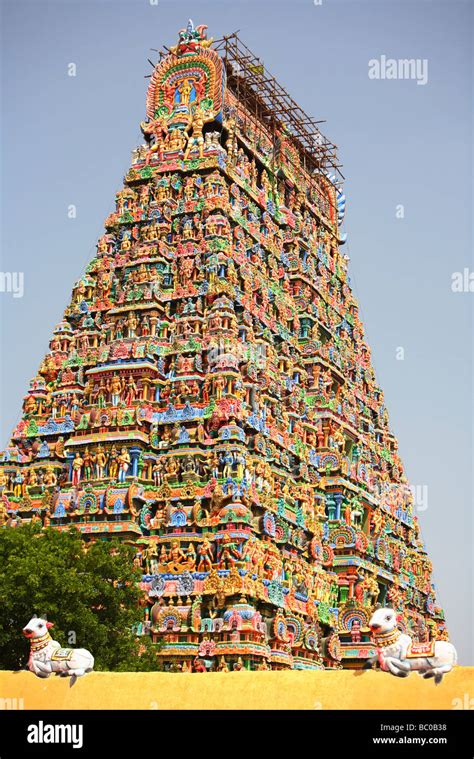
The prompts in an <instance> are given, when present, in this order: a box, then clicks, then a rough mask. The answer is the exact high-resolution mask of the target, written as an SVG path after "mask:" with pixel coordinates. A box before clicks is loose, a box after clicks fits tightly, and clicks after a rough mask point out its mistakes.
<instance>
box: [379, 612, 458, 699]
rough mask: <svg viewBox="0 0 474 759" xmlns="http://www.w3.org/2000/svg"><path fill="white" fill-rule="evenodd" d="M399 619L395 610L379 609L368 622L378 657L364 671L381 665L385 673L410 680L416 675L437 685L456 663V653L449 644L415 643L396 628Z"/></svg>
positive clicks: (440, 641) (444, 642)
mask: <svg viewBox="0 0 474 759" xmlns="http://www.w3.org/2000/svg"><path fill="white" fill-rule="evenodd" d="M399 621H400V617H399V616H398V615H397V613H396V612H395V611H394V610H393V609H388V608H385V609H377V610H376V611H375V612H374V613H373V614H372V617H371V619H370V622H369V627H370V629H371V631H372V640H373V641H374V643H375V645H376V647H377V656H374V657H373V658H372V659H369V660H368V661H367V662H366V664H365V667H364V668H365V669H368V668H370V667H372V665H373V664H376V663H378V664H379V666H380V669H382V670H383V671H384V672H391V673H392V675H397V677H407V676H408V675H409V674H410V672H412V671H416V672H418V673H419V674H420V675H423V677H434V681H435V683H436V684H438V683H440V682H441V680H442V679H443V675H444V674H446V672H450V671H451V670H452V668H453V667H454V665H455V664H456V663H457V654H456V649H455V648H454V646H453V644H452V643H448V641H446V640H435V641H429V642H428V643H414V642H413V641H412V639H411V638H410V636H409V635H405V633H402V632H401V631H400V630H399V629H398V627H397V624H398V622H399Z"/></svg>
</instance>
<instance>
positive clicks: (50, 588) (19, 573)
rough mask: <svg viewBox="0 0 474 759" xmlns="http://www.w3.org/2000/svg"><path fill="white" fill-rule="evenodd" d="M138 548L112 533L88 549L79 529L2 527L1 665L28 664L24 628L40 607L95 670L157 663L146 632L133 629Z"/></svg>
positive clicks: (138, 595) (138, 614)
mask: <svg viewBox="0 0 474 759" xmlns="http://www.w3.org/2000/svg"><path fill="white" fill-rule="evenodd" d="M133 555H134V549H133V547H132V546H129V545H126V544H124V543H123V542H119V541H118V540H115V539H112V540H110V541H97V542H95V543H92V544H89V545H88V546H87V549H86V548H85V544H84V541H83V539H82V538H81V536H80V534H79V533H78V531H77V530H75V529H74V528H71V529H70V530H69V531H67V532H59V531H58V530H55V529H53V528H48V529H45V530H44V529H41V527H40V526H38V525H31V524H27V525H25V526H22V527H15V528H8V527H7V528H4V529H1V530H0V599H1V601H0V668H1V669H18V668H22V667H25V666H26V664H27V661H28V656H29V643H28V641H27V640H26V639H25V638H24V636H23V634H22V628H23V627H24V626H25V625H26V624H27V622H28V621H29V619H30V618H31V617H32V616H33V614H38V615H43V616H44V615H47V617H48V619H49V620H50V621H52V622H54V627H53V628H52V630H51V633H52V634H53V637H54V639H55V640H57V641H58V642H59V643H60V644H61V645H62V646H66V647H71V648H87V649H88V650H89V651H91V653H92V654H93V656H94V657H95V669H98V670H116V671H143V670H156V669H159V664H158V660H157V657H156V648H154V647H153V644H152V643H151V641H150V639H149V637H148V636H146V635H145V636H142V637H139V638H138V637H137V636H136V634H134V632H133V630H134V629H136V627H135V628H134V626H136V625H137V624H138V623H139V622H141V621H142V618H143V615H142V609H141V607H140V601H141V599H142V592H141V590H140V588H139V586H138V583H139V581H140V579H141V572H140V569H139V568H137V567H135V566H134V564H133Z"/></svg>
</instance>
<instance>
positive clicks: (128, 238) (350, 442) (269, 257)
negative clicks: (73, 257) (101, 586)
mask: <svg viewBox="0 0 474 759" xmlns="http://www.w3.org/2000/svg"><path fill="white" fill-rule="evenodd" d="M205 30H206V27H204V26H198V27H196V28H194V26H193V24H192V22H189V24H188V26H187V28H186V29H184V30H182V31H181V32H180V35H179V42H178V44H177V45H176V46H175V47H173V48H171V49H170V50H169V51H168V52H167V54H163V55H162V56H161V58H160V61H159V62H158V64H157V65H156V67H155V69H154V71H153V73H152V75H151V79H150V84H149V88H148V95H147V101H146V115H147V119H146V121H144V122H142V124H141V128H142V131H143V134H144V137H145V144H144V145H142V146H140V147H139V148H137V149H136V150H134V152H133V159H132V166H131V168H130V170H129V171H128V173H127V175H126V177H125V180H124V186H123V188H122V189H121V190H120V191H119V192H118V193H117V195H116V211H115V212H114V213H112V214H111V215H110V216H109V217H108V218H107V220H106V222H105V234H104V235H103V236H102V237H101V238H100V240H99V242H98V245H97V255H96V257H95V258H94V259H93V260H92V261H91V263H90V265H89V266H88V268H87V271H86V273H85V275H84V276H83V277H82V278H81V279H80V281H79V282H77V283H76V285H75V286H74V289H73V294H72V300H71V303H70V305H69V306H68V307H67V309H66V311H65V313H64V317H63V319H62V321H61V322H60V323H59V325H58V327H57V328H56V329H55V331H54V334H53V337H52V339H51V342H50V346H49V351H48V353H47V354H46V356H45V358H44V361H43V363H42V364H41V367H40V369H39V372H38V374H37V376H36V377H35V378H34V379H33V380H32V381H31V383H30V388H29V390H28V392H27V394H26V396H25V398H24V405H23V415H22V419H21V421H20V422H19V424H18V425H17V427H16V429H15V430H14V432H13V435H12V438H11V441H10V443H9V445H8V447H7V449H6V450H5V452H4V454H3V458H2V463H1V468H0V488H1V493H2V494H1V499H2V500H1V506H0V508H1V519H2V522H3V524H5V525H11V526H14V525H15V524H17V523H18V522H19V521H21V520H28V519H32V520H34V521H39V520H41V521H42V523H43V524H44V525H53V526H55V527H57V529H66V528H69V526H70V525H74V526H76V527H77V529H79V530H80V531H81V532H82V534H83V536H84V539H86V540H95V539H107V538H108V537H111V536H119V537H121V538H123V539H126V540H128V541H132V542H133V544H134V545H136V548H137V562H140V564H141V566H142V567H143V573H144V574H143V590H144V594H145V597H146V599H147V604H146V609H145V615H144V622H143V626H142V627H141V628H140V629H139V630H138V631H137V632H138V633H139V634H151V635H152V636H153V639H154V640H159V641H161V646H159V647H157V648H158V653H157V655H158V656H160V657H161V659H162V661H163V663H164V666H165V667H166V668H172V669H176V668H178V667H179V668H181V669H184V670H187V669H190V668H194V669H196V670H201V671H203V670H204V669H221V670H226V669H228V668H231V669H240V668H242V667H245V668H249V669H265V668H273V669H278V668H322V667H341V666H348V667H355V666H358V664H360V663H362V662H363V661H364V660H365V658H366V657H367V656H370V655H373V653H374V649H373V647H372V645H371V643H370V638H369V635H368V629H367V622H368V619H369V617H370V614H371V611H372V610H373V608H374V606H375V604H376V603H382V604H387V603H391V604H392V605H393V606H395V607H396V608H397V609H399V611H400V612H401V613H402V614H403V622H402V624H404V625H405V627H406V628H408V629H410V631H411V633H412V635H414V637H415V638H418V639H419V640H428V639H430V638H431V639H432V638H437V637H444V636H445V635H446V630H445V627H444V621H443V613H442V610H441V609H440V608H439V607H438V606H437V605H436V602H435V597H434V591H433V587H432V584H431V578H430V575H431V563H430V561H429V559H428V557H427V555H426V553H425V550H424V547H423V543H422V541H421V539H420V535H419V529H418V524H417V520H416V518H415V517H414V516H413V509H412V496H411V492H410V489H409V487H408V484H407V481H406V478H405V475H404V473H403V467H402V463H401V461H400V458H399V456H398V452H397V442H396V439H395V437H394V436H393V434H392V433H391V432H390V429H389V423H388V415H387V410H386V408H385V405H384V398H383V393H382V391H381V390H380V388H379V387H378V385H377V382H376V379H375V375H374V370H373V368H372V365H371V360H370V349H369V347H368V345H367V343H366V341H365V339H364V331H363V326H362V324H361V321H360V318H359V313H358V306H357V303H356V300H355V298H354V295H353V293H352V290H351V287H350V282H349V278H348V275H347V262H348V259H347V257H346V256H345V255H344V254H343V253H342V252H341V246H342V244H343V242H344V237H343V236H342V235H341V232H340V226H341V223H342V219H343V215H344V203H345V199H344V195H343V193H342V190H341V189H340V184H339V178H338V177H340V175H339V172H338V165H337V160H336V155H335V148H334V146H333V145H332V144H331V143H330V142H329V141H328V140H327V139H326V138H324V137H323V136H322V135H321V133H320V131H319V129H318V127H317V124H316V122H314V120H313V119H311V118H309V117H308V116H306V115H305V114H304V113H303V111H302V110H301V109H300V108H299V106H298V105H297V104H296V103H295V102H294V101H293V100H292V99H291V97H290V96H289V95H288V93H286V92H285V90H284V89H283V88H282V87H281V86H280V85H279V84H278V82H276V80H275V79H273V77H271V75H270V74H269V73H268V72H267V71H266V70H265V69H264V67H263V66H262V64H261V62H260V61H259V60H258V59H256V58H255V57H254V56H253V55H252V54H251V53H250V51H249V50H248V49H247V48H245V47H244V46H243V45H242V43H241V42H240V40H239V39H238V38H237V37H236V36H235V35H233V36H230V37H227V38H224V39H223V40H220V41H218V42H217V43H215V44H214V46H212V45H211V42H212V41H211V40H209V39H207V38H206V34H205Z"/></svg>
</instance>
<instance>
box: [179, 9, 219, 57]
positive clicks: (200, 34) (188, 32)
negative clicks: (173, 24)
mask: <svg viewBox="0 0 474 759" xmlns="http://www.w3.org/2000/svg"><path fill="white" fill-rule="evenodd" d="M206 29H207V26H206V24H199V25H198V26H196V27H195V26H194V22H193V20H192V19H191V18H190V19H189V21H188V23H187V26H186V28H185V29H180V31H179V42H178V44H177V45H174V46H173V47H171V48H170V51H171V52H172V53H176V54H177V55H179V56H182V55H189V54H193V53H196V51H197V50H198V49H199V48H203V47H204V48H206V47H209V46H210V45H211V44H212V38H211V39H207V36H206Z"/></svg>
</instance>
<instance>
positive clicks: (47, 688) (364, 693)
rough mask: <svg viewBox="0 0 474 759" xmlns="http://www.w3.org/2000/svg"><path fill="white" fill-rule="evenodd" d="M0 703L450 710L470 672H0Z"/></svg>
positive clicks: (466, 692)
mask: <svg viewBox="0 0 474 759" xmlns="http://www.w3.org/2000/svg"><path fill="white" fill-rule="evenodd" d="M0 698H1V699H17V701H16V704H17V708H18V705H19V706H20V707H21V708H24V709H452V708H453V707H454V706H456V705H458V708H459V705H461V706H462V705H464V708H466V704H468V703H469V699H470V698H473V699H474V668H473V667H457V668H456V669H455V670H454V672H451V673H450V674H448V675H446V676H445V677H444V679H443V682H442V683H441V684H440V685H435V684H434V682H433V680H423V678H421V677H420V676H419V675H417V674H416V673H413V674H411V675H410V676H409V677H408V678H406V679H402V678H397V677H394V676H393V675H390V674H387V673H385V672H372V671H371V672H360V671H359V672H357V671H333V672H331V671H329V672H328V671H313V672H311V671H280V672H230V673H206V674H198V673H196V674H168V673H161V672H155V673H152V672H150V673H147V672H145V673H133V672H124V673H119V672H117V673H115V672H93V673H91V674H89V675H85V676H84V677H81V678H79V679H78V680H77V682H76V684H75V685H74V686H73V687H72V688H70V687H69V680H68V678H59V677H54V676H52V677H50V678H49V679H47V680H41V679H39V678H37V677H36V676H35V675H33V674H31V673H30V672H25V671H24V672H0ZM19 699H23V701H22V702H21V701H19ZM455 699H458V701H455ZM0 704H2V705H3V708H7V707H8V705H9V702H8V701H6V702H4V701H0ZM14 704H15V702H14ZM472 706H474V700H473V703H472Z"/></svg>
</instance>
